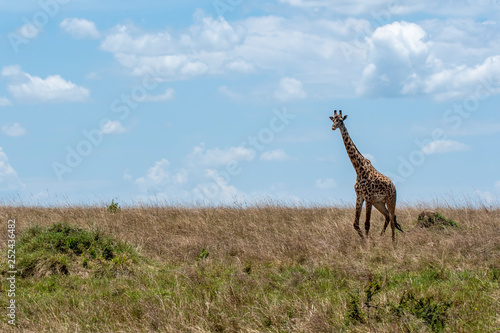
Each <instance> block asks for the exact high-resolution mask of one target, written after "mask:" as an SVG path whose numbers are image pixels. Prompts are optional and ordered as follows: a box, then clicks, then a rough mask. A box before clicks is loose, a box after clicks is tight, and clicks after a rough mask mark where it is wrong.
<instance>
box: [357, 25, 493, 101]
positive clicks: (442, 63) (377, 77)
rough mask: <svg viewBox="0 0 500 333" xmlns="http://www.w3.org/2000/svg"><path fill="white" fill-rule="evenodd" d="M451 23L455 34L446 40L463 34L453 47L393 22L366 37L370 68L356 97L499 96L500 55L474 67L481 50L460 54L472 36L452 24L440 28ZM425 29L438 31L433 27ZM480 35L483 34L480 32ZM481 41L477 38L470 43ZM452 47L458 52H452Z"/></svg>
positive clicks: (418, 29) (417, 28)
mask: <svg viewBox="0 0 500 333" xmlns="http://www.w3.org/2000/svg"><path fill="white" fill-rule="evenodd" d="M452 24H453V32H451V31H450V32H449V33H448V35H449V34H462V35H463V36H461V37H456V38H455V40H454V41H453V43H452V42H451V41H449V40H447V37H443V36H440V35H439V34H438V36H437V37H436V36H433V38H434V39H435V40H436V41H432V40H431V37H429V36H428V34H427V33H426V31H425V30H424V29H423V28H422V26H420V25H418V24H416V23H408V22H404V21H402V22H393V23H391V24H387V25H384V26H381V27H379V28H377V29H376V30H375V31H374V32H373V34H372V35H371V36H370V37H368V38H367V48H368V55H367V57H368V60H369V63H368V64H367V65H366V66H365V68H364V70H363V73H362V78H361V80H360V81H358V82H357V83H358V86H357V87H356V92H357V93H358V94H360V95H365V96H373V97H381V96H382V97H397V96H408V95H412V96H416V95H427V96H432V97H433V98H435V99H438V100H445V99H458V98H466V97H467V96H471V95H473V94H477V89H478V86H479V85H483V87H482V89H483V90H485V91H481V94H482V96H488V95H492V94H498V93H500V56H498V55H492V56H487V57H484V58H483V60H482V61H481V62H480V63H477V60H478V58H479V59H480V58H481V57H478V55H480V54H481V53H483V52H484V51H480V50H474V51H471V52H472V55H471V54H468V53H467V52H465V53H463V52H461V51H460V50H463V49H467V47H466V46H464V45H462V44H461V43H462V42H466V41H467V39H468V38H469V36H468V34H470V32H465V31H463V30H457V27H456V26H455V23H449V25H448V26H439V29H441V30H444V29H447V28H450V25H452ZM468 26H470V24H468ZM427 28H428V29H431V30H432V29H438V28H437V27H435V26H433V25H431V24H427ZM471 30H474V26H472V27H471ZM480 30H481V31H483V32H485V31H484V28H482V29H480ZM472 39H474V38H472ZM479 39H480V36H476V38H475V40H476V41H475V42H474V43H476V44H477V43H478V42H479ZM457 41H458V42H457ZM469 42H470V43H472V40H470V41H469ZM456 45H458V46H459V49H455V47H456ZM450 53H451V56H450V55H449V54H450ZM457 55H458V57H457ZM442 57H446V60H443V59H442ZM468 62H470V64H467V63H468ZM485 83H486V85H485Z"/></svg>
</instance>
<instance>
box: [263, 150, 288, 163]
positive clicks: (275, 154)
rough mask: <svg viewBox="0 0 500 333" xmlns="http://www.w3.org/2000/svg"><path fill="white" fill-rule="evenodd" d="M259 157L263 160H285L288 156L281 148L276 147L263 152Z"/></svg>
mask: <svg viewBox="0 0 500 333" xmlns="http://www.w3.org/2000/svg"><path fill="white" fill-rule="evenodd" d="M260 159H261V160H263V161H286V160H288V159H290V157H289V156H288V155H287V154H286V153H285V152H284V151H283V150H282V149H276V150H270V151H265V152H263V153H262V154H261V155H260Z"/></svg>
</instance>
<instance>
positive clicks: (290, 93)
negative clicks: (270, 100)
mask: <svg viewBox="0 0 500 333" xmlns="http://www.w3.org/2000/svg"><path fill="white" fill-rule="evenodd" d="M306 96H307V94H306V92H305V91H304V89H303V87H302V82H300V81H299V80H297V79H294V78H292V77H284V78H282V79H281V80H280V83H279V86H278V89H276V91H275V92H274V98H276V99H277V100H278V101H280V102H288V101H291V100H297V99H304V98H306Z"/></svg>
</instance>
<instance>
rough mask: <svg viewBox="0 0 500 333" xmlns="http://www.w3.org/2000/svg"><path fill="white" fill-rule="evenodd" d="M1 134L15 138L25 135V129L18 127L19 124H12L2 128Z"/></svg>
mask: <svg viewBox="0 0 500 333" xmlns="http://www.w3.org/2000/svg"><path fill="white" fill-rule="evenodd" d="M2 132H3V134H5V135H7V136H14V137H17V136H23V135H24V134H26V129H25V128H24V127H22V126H21V125H19V123H14V124H12V125H10V126H8V125H5V126H2Z"/></svg>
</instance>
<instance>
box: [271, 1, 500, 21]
mask: <svg viewBox="0 0 500 333" xmlns="http://www.w3.org/2000/svg"><path fill="white" fill-rule="evenodd" d="M278 2H280V3H284V4H288V5H290V6H293V7H297V8H300V9H306V10H310V11H312V12H314V13H317V12H320V11H321V12H323V11H330V12H334V13H339V14H343V15H358V16H359V15H370V16H371V17H372V18H373V19H374V20H380V21H382V22H383V21H385V20H390V19H391V18H392V17H393V16H396V15H401V14H411V13H427V14H433V15H436V14H439V15H449V16H452V15H456V16H460V17H462V16H478V15H480V16H485V15H486V16H488V15H492V13H494V12H495V11H497V10H498V3H497V2H495V1H460V2H454V3H453V6H444V5H443V4H442V3H439V2H436V1H432V0H423V1H418V2H403V1H392V2H387V1H385V0H373V1H364V0H351V1H349V0H347V1H345V0H341V1H339V0H278ZM493 17H495V16H494V15H493Z"/></svg>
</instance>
